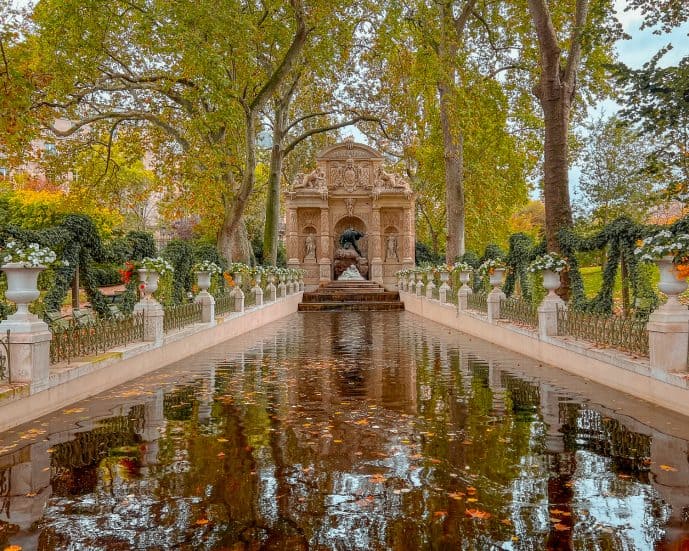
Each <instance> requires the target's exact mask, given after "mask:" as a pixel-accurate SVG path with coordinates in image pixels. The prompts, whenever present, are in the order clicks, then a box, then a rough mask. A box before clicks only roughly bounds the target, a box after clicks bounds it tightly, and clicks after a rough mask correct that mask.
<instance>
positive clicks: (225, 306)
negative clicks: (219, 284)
mask: <svg viewBox="0 0 689 551" xmlns="http://www.w3.org/2000/svg"><path fill="white" fill-rule="evenodd" d="M233 311H234V297H233V296H232V295H231V294H230V293H229V292H227V293H223V294H222V295H218V296H216V297H215V314H216V315H218V316H220V315H222V314H227V313H228V312H233Z"/></svg>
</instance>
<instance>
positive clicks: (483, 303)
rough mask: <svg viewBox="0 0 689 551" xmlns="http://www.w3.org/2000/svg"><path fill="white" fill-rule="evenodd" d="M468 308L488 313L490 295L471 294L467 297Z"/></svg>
mask: <svg viewBox="0 0 689 551" xmlns="http://www.w3.org/2000/svg"><path fill="white" fill-rule="evenodd" d="M467 308H468V309H469V310H478V311H479V312H486V313H488V295H487V294H486V293H471V294H469V295H467Z"/></svg>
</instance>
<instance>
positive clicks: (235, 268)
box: [227, 262, 251, 274]
mask: <svg viewBox="0 0 689 551" xmlns="http://www.w3.org/2000/svg"><path fill="white" fill-rule="evenodd" d="M227 271H228V272H230V273H231V274H251V266H248V265H247V264H244V263H243V262H233V263H232V264H230V266H229V268H227Z"/></svg>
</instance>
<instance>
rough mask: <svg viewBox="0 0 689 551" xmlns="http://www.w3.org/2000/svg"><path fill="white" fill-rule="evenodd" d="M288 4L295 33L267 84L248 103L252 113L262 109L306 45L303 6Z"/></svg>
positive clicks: (298, 0) (294, 0) (298, 1)
mask: <svg viewBox="0 0 689 551" xmlns="http://www.w3.org/2000/svg"><path fill="white" fill-rule="evenodd" d="M290 4H291V5H292V7H293V8H294V14H295V17H296V22H297V32H296V33H295V35H294V38H293V39H292V43H291V44H290V46H289V49H288V50H287V53H286V54H285V57H283V58H282V61H281V62H280V65H278V67H277V69H275V71H274V72H273V74H272V75H271V76H270V78H269V79H268V82H266V83H265V84H264V85H263V88H261V90H260V91H259V92H258V94H257V95H256V97H255V98H254V99H253V101H251V102H250V103H249V108H250V111H251V112H252V113H256V111H260V110H261V109H262V108H263V106H264V105H265V104H266V102H267V101H268V100H269V99H270V97H271V96H272V95H273V93H274V92H275V89H276V88H277V87H278V86H279V85H280V83H281V82H282V81H283V80H284V78H285V75H286V74H287V73H289V72H290V70H291V69H292V67H293V65H294V64H295V62H296V61H297V58H298V57H299V54H300V53H301V51H302V49H303V48H304V44H306V37H307V36H308V34H309V30H308V29H307V28H306V14H305V13H304V6H303V5H302V3H301V0H290Z"/></svg>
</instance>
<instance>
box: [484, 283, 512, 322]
mask: <svg viewBox="0 0 689 551" xmlns="http://www.w3.org/2000/svg"><path fill="white" fill-rule="evenodd" d="M506 298H507V297H506V296H505V293H503V292H502V289H501V288H500V287H494V288H493V290H492V291H491V292H490V293H488V297H487V298H486V302H487V303H488V322H489V323H497V322H498V320H499V319H500V301H501V300H505V299H506Z"/></svg>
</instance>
